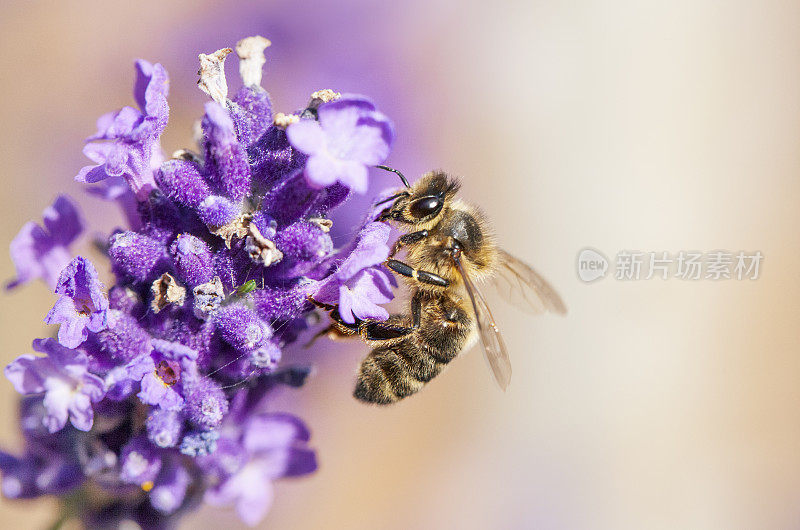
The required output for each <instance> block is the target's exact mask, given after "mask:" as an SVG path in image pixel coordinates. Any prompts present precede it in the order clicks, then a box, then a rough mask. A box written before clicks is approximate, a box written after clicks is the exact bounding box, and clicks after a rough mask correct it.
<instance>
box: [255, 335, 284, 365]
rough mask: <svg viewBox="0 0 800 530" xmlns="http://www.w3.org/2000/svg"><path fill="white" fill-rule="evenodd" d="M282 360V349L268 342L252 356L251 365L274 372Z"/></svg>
mask: <svg viewBox="0 0 800 530" xmlns="http://www.w3.org/2000/svg"><path fill="white" fill-rule="evenodd" d="M280 360H281V349H280V348H279V347H278V345H277V344H275V343H274V342H272V341H267V342H265V343H264V345H262V346H261V347H260V348H259V349H257V350H254V351H253V352H252V353H251V354H250V364H252V365H253V366H255V367H256V368H261V369H264V370H267V371H272V370H274V369H275V368H276V367H277V366H278V362H280Z"/></svg>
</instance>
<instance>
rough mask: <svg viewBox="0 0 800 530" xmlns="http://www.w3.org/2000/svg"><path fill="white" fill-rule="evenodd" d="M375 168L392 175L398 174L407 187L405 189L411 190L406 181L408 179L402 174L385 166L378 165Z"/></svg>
mask: <svg viewBox="0 0 800 530" xmlns="http://www.w3.org/2000/svg"><path fill="white" fill-rule="evenodd" d="M375 167H376V168H378V169H383V170H385V171H391V172H392V173H397V176H398V177H400V180H402V181H403V184H404V185H405V187H406V188H410V187H411V185H410V184H409V183H408V181H407V180H406V177H405V176H404V175H403V174H402V173H400V172H399V171H398V170H396V169H394V168H391V167H389V166H383V165H377V166H375Z"/></svg>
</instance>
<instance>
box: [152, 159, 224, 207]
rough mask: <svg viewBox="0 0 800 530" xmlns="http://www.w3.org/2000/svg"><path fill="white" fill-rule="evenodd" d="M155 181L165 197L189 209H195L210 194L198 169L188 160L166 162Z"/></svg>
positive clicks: (157, 173) (209, 189)
mask: <svg viewBox="0 0 800 530" xmlns="http://www.w3.org/2000/svg"><path fill="white" fill-rule="evenodd" d="M155 179H156V184H158V187H159V188H160V189H161V191H163V192H164V194H165V195H166V196H167V197H169V198H170V199H171V200H173V201H175V202H177V203H179V204H182V205H183V206H187V207H189V208H197V207H198V206H199V205H200V203H201V202H203V200H205V198H206V197H208V196H209V195H211V193H212V192H211V188H210V187H209V186H208V184H207V183H206V181H205V179H204V178H203V176H202V175H201V174H200V169H199V168H198V167H197V166H196V165H195V164H194V163H193V162H190V161H188V160H167V161H166V162H164V163H163V164H162V165H161V168H160V169H159V170H158V171H157V172H156V175H155Z"/></svg>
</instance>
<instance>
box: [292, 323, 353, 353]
mask: <svg viewBox="0 0 800 530" xmlns="http://www.w3.org/2000/svg"><path fill="white" fill-rule="evenodd" d="M354 335H355V334H354V333H352V332H350V333H346V332H344V331H342V329H341V327H340V326H338V325H337V324H336V323H331V324H330V325H328V326H327V327H325V328H323V329H322V330H320V331H318V332H317V333H315V334H314V336H313V337H311V339H310V340H309V341H308V342H307V343H305V345H304V346H303V347H304V348H310V347H311V346H312V345H313V344H314V343H315V342H317V340H319V339H320V338H322V337H328V338H329V339H330V340H345V339H349V338H352V337H353V336H354Z"/></svg>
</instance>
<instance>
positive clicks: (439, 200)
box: [380, 171, 459, 225]
mask: <svg viewBox="0 0 800 530" xmlns="http://www.w3.org/2000/svg"><path fill="white" fill-rule="evenodd" d="M458 188H459V183H458V181H457V180H455V179H454V178H452V177H450V176H449V175H447V174H446V173H444V172H443V171H431V172H430V173H426V174H425V175H423V176H422V178H421V179H419V180H418V181H417V182H415V183H414V185H413V186H411V187H410V188H409V189H408V190H407V191H403V192H400V193H399V194H398V195H397V196H396V200H395V202H394V203H393V204H392V206H391V207H390V208H387V209H386V210H385V211H384V212H383V213H382V214H381V217H380V219H381V220H392V221H399V222H401V223H408V224H414V225H418V224H435V220H436V219H437V218H438V217H439V215H440V214H441V213H442V210H444V208H445V206H446V205H447V204H448V203H449V202H450V201H451V200H452V199H453V197H454V196H455V194H456V193H457V192H458Z"/></svg>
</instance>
